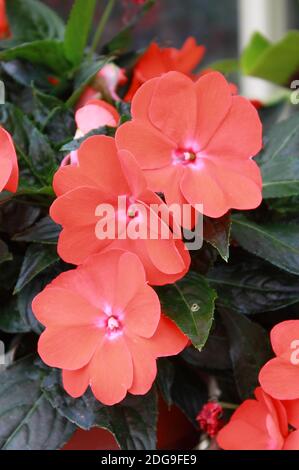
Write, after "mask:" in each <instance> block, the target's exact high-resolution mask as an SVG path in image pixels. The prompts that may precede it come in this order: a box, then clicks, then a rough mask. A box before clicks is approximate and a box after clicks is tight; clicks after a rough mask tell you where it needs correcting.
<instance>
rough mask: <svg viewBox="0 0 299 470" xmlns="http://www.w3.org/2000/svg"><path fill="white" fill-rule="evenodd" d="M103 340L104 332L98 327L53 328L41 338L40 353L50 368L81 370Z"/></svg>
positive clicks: (46, 331) (49, 328)
mask: <svg viewBox="0 0 299 470" xmlns="http://www.w3.org/2000/svg"><path fill="white" fill-rule="evenodd" d="M82 314H84V313H82ZM102 338H103V330H101V329H100V328H98V327H97V326H96V325H80V326H69V327H67V328H66V327H53V326H51V327H48V328H47V329H46V330H45V331H44V332H43V333H42V334H41V336H40V338H39V341H38V353H39V355H40V357H41V358H42V360H43V361H44V362H45V363H46V364H47V365H48V366H51V367H59V368H60V369H69V370H75V369H81V367H83V366H85V365H86V364H87V363H88V362H89V361H90V359H91V358H92V356H93V354H94V352H95V350H96V348H97V346H98V345H99V343H100V342H101V340H102Z"/></svg>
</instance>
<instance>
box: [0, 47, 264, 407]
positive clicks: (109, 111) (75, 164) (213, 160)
mask: <svg viewBox="0 0 299 470" xmlns="http://www.w3.org/2000/svg"><path fill="white" fill-rule="evenodd" d="M203 53H204V48H203V47H202V46H197V44H196V42H195V40H194V39H193V38H189V39H188V40H187V41H186V42H185V44H184V46H183V47H182V49H181V50H177V49H174V48H167V49H160V48H159V47H158V46H157V45H156V44H152V45H151V46H150V48H149V49H148V51H146V52H145V54H144V55H143V57H141V58H140V60H139V61H138V63H137V65H136V68H135V70H134V76H133V81H132V85H131V87H130V90H129V93H128V94H127V97H126V99H132V106H131V111H132V120H131V121H129V122H126V123H124V124H121V125H120V116H119V113H118V111H117V110H116V109H115V108H114V106H112V105H111V104H110V103H107V101H106V99H107V96H109V100H111V99H119V98H118V96H117V94H116V92H117V85H118V84H120V83H123V81H124V74H123V71H122V70H121V69H119V68H117V67H116V66H113V65H111V64H110V65H108V66H106V67H105V68H104V69H103V70H102V71H101V72H100V73H99V74H98V75H97V77H96V80H95V82H94V83H93V84H92V86H91V87H90V88H88V89H86V90H85V91H84V94H83V96H81V99H80V101H79V103H78V105H77V110H76V124H77V132H76V136H75V137H76V138H79V137H80V138H83V140H84V141H83V143H81V145H80V147H79V149H78V150H74V151H72V152H71V153H70V154H69V155H67V156H66V157H65V159H64V160H63V162H62V164H61V166H60V168H59V169H58V171H57V172H56V174H55V175H54V179H53V188H54V191H55V193H56V196H57V199H56V200H55V201H54V203H53V204H52V206H51V208H50V215H51V217H52V219H53V220H54V221H55V222H56V223H57V224H60V225H61V226H62V232H61V233H60V236H59V242H58V253H59V255H60V257H61V258H62V259H63V260H64V261H65V262H67V263H72V264H74V265H76V266H77V267H76V268H75V269H72V270H70V271H68V272H65V273H62V274H60V275H59V276H58V277H57V278H56V279H55V280H54V281H52V282H51V283H50V284H49V285H48V286H47V287H46V288H45V289H44V290H43V291H42V292H41V293H40V294H38V295H37V297H36V298H35V299H34V301H33V305H32V308H33V312H34V314H35V316H36V318H37V319H38V320H39V321H40V323H41V324H42V325H44V326H45V330H44V332H43V333H42V334H41V336H40V339H39V344H38V351H39V354H40V356H41V358H42V359H43V360H44V362H45V363H46V364H48V365H49V366H51V367H56V368H59V369H62V371H63V385H64V388H65V390H66V391H67V392H68V393H69V394H70V395H71V396H73V397H79V396H81V395H82V394H83V393H84V392H85V390H86V389H87V387H88V386H90V387H91V389H92V391H93V393H94V395H95V397H96V398H97V399H98V400H100V401H101V402H102V403H104V404H107V405H113V404H115V403H118V402H120V401H121V400H122V399H123V398H124V397H125V396H126V394H127V392H129V393H131V394H145V393H146V392H147V391H148V390H149V389H150V388H151V386H152V383H153V381H154V379H155V377H156V359H157V358H158V357H161V356H168V355H174V354H178V353H179V352H180V351H182V350H183V349H184V347H185V346H186V345H187V342H188V338H187V337H186V336H185V335H184V334H183V333H182V332H181V331H180V330H179V328H178V327H177V326H176V325H175V324H174V323H173V322H172V321H171V320H170V319H168V318H167V317H166V316H165V315H163V313H161V307H160V302H159V299H158V297H157V295H156V293H155V291H154V290H153V288H152V287H150V286H153V285H165V284H171V283H174V282H176V281H177V280H179V279H180V278H182V277H183V276H184V275H185V274H186V273H187V271H188V269H189V266H190V255H189V252H188V250H187V249H186V247H185V245H184V241H183V238H182V235H181V229H180V226H184V223H183V222H182V220H180V218H177V217H176V216H175V215H173V214H172V213H171V211H170V206H171V205H172V204H177V205H178V206H183V205H189V206H190V207H191V208H192V211H193V213H192V217H191V219H190V220H189V222H188V223H187V225H188V228H192V227H193V226H194V225H195V222H196V218H197V217H198V215H199V213H201V214H205V215H207V216H210V217H214V218H217V217H220V216H222V215H224V214H225V213H227V212H228V211H229V210H230V209H232V208H235V209H253V208H255V207H257V206H258V205H259V204H260V202H261V199H262V196H261V189H262V181H261V175H260V171H259V168H258V166H257V165H256V163H255V162H254V161H253V159H252V158H253V157H254V156H255V155H256V154H257V153H258V152H259V150H260V149H261V145H262V127H261V123H260V120H259V117H258V114H257V112H256V110H255V109H254V107H253V106H252V105H251V104H250V102H249V101H247V100H246V99H244V98H241V97H240V96H233V94H232V90H231V87H230V85H229V83H228V82H227V81H226V79H225V78H224V77H223V76H222V75H221V74H220V73H217V72H211V73H206V74H205V75H203V76H200V77H199V78H197V77H194V76H192V70H193V69H194V67H195V66H196V65H197V64H198V62H199V61H200V60H201V58H202V55H203ZM153 63H154V64H155V67H153ZM103 83H104V85H103ZM96 87H97V89H96ZM98 93H100V95H99V94H98ZM103 126H108V127H110V128H114V129H117V130H116V135H115V138H113V137H109V136H107V135H93V136H87V135H86V134H88V133H90V132H91V131H92V130H93V129H98V128H102V127H103ZM0 137H1V141H2V146H3V149H4V151H3V152H2V153H1V166H2V168H3V171H2V172H1V179H0V189H1V190H2V189H7V190H10V191H15V190H16V188H17V179H18V170H17V163H16V154H15V151H14V147H13V144H12V141H11V138H10V136H9V135H8V133H7V132H6V131H5V130H4V129H1V134H0ZM158 193H159V195H158ZM161 193H162V195H163V198H161V197H160V196H161ZM120 198H122V200H123V201H124V204H123V206H122V208H120V207H119V205H118V201H119V199H120ZM105 204H106V205H109V207H112V209H113V214H112V215H111V219H113V222H114V223H117V224H118V226H121V227H122V229H121V230H120V231H118V235H117V236H116V235H114V237H112V238H111V237H110V238H109V237H108V238H105V237H104V238H103V237H101V236H99V235H98V229H99V226H101V227H102V225H103V220H104V219H103V214H102V213H101V211H99V207H100V206H102V205H105ZM154 207H159V210H157V211H155V209H154ZM199 207H202V210H201V209H199ZM149 216H150V217H151V220H154V222H155V227H156V230H155V233H154V236H152V233H149V226H148V217H149ZM105 220H106V221H107V219H105ZM132 225H133V226H134V227H135V228H136V227H137V226H138V227H139V229H142V230H143V233H145V237H143V238H138V237H136V238H134V237H131V238H127V237H123V236H122V235H123V233H124V232H125V231H126V229H127V228H128V227H129V226H132ZM178 234H179V235H178Z"/></svg>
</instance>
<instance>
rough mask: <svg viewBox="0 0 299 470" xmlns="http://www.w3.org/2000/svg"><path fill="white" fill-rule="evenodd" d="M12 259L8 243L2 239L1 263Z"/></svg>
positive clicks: (0, 244) (0, 248)
mask: <svg viewBox="0 0 299 470" xmlns="http://www.w3.org/2000/svg"><path fill="white" fill-rule="evenodd" d="M10 260H12V254H11V253H10V252H9V250H8V246H7V245H6V243H4V242H3V241H2V240H0V264H2V263H4V262H5V261H10Z"/></svg>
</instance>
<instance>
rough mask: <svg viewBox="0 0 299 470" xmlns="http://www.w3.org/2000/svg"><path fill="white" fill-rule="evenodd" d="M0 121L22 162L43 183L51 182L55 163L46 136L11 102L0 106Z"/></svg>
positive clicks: (55, 166) (53, 154) (52, 151)
mask: <svg viewBox="0 0 299 470" xmlns="http://www.w3.org/2000/svg"><path fill="white" fill-rule="evenodd" d="M0 122H1V123H2V124H3V125H4V126H5V128H6V129H7V130H8V131H9V132H10V133H11V134H12V136H13V139H14V142H15V144H16V148H17V152H18V153H19V154H20V155H19V156H20V157H21V159H22V164H24V165H25V166H27V167H28V168H30V170H31V172H32V174H33V175H34V176H35V177H36V178H37V179H38V181H40V182H42V183H43V185H47V184H49V185H50V184H52V178H53V174H54V172H55V170H56V168H57V164H56V161H55V153H54V150H53V149H52V147H51V145H50V142H49V140H48V138H47V136H46V135H45V134H43V133H42V132H41V131H40V130H39V129H38V128H37V127H36V126H35V124H34V123H33V122H32V121H31V120H30V119H29V118H28V117H27V116H26V115H25V114H24V113H23V112H22V111H21V110H20V109H19V108H18V107H16V106H15V105H13V104H11V103H6V104H5V105H3V106H1V110H0ZM21 186H22V185H21Z"/></svg>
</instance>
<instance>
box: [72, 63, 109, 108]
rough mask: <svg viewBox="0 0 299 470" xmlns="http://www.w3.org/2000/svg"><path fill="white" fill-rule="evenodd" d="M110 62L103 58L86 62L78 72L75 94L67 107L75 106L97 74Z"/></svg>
mask: <svg viewBox="0 0 299 470" xmlns="http://www.w3.org/2000/svg"><path fill="white" fill-rule="evenodd" d="M108 62H109V59H107V58H105V57H102V58H100V59H99V60H97V61H95V62H92V63H91V64H90V63H89V62H86V63H85V62H84V63H83V64H82V65H81V67H80V69H79V70H78V72H77V74H76V76H75V81H74V92H73V94H72V95H71V96H70V97H69V99H68V100H67V102H66V104H67V106H70V107H71V106H74V104H76V102H77V101H78V99H79V98H80V96H81V94H82V92H83V91H84V89H85V87H86V86H87V85H88V84H89V83H90V82H91V81H92V80H93V78H94V77H95V76H96V74H97V73H98V72H99V71H100V70H101V69H102V68H103V67H104V65H106V64H107V63H108Z"/></svg>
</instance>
